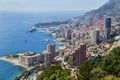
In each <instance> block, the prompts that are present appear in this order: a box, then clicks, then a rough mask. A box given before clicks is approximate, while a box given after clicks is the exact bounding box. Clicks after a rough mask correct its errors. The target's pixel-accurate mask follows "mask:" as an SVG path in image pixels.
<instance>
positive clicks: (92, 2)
mask: <svg viewBox="0 0 120 80" xmlns="http://www.w3.org/2000/svg"><path fill="white" fill-rule="evenodd" d="M106 2H108V0H0V11H80V10H84V11H89V10H92V9H97V8H99V7H100V6H101V5H103V4H104V3H106Z"/></svg>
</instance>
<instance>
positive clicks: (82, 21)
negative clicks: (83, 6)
mask: <svg viewBox="0 0 120 80" xmlns="http://www.w3.org/2000/svg"><path fill="white" fill-rule="evenodd" d="M119 16H120V0H109V1H108V2H107V3H105V4H104V5H103V6H101V7H100V8H98V9H96V10H92V11H89V12H87V13H85V14H84V15H83V16H81V17H77V18H73V19H70V20H68V21H64V22H59V21H56V22H46V23H38V24H36V25H35V26H36V27H37V28H38V27H46V26H47V27H54V26H60V25H68V26H69V27H85V26H94V22H96V20H104V19H106V18H108V17H111V18H114V19H116V18H119ZM48 24H49V25H48Z"/></svg>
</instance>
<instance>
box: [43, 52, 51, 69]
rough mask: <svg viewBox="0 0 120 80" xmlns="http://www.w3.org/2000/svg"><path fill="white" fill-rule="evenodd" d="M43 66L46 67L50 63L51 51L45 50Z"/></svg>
mask: <svg viewBox="0 0 120 80" xmlns="http://www.w3.org/2000/svg"><path fill="white" fill-rule="evenodd" d="M44 54H45V67H48V66H50V65H51V64H52V60H53V59H52V53H51V52H45V53H44Z"/></svg>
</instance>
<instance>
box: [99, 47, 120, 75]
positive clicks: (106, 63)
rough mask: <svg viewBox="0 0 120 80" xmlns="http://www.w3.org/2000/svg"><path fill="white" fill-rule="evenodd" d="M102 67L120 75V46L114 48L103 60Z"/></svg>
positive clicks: (108, 71) (110, 72)
mask: <svg viewBox="0 0 120 80" xmlns="http://www.w3.org/2000/svg"><path fill="white" fill-rule="evenodd" d="M100 66H101V68H102V69H103V70H105V71H106V72H107V73H108V74H110V75H113V76H116V77H120V47H117V48H114V49H113V50H112V51H111V53H110V55H109V56H107V57H105V58H104V59H103V61H102V62H101V65H100Z"/></svg>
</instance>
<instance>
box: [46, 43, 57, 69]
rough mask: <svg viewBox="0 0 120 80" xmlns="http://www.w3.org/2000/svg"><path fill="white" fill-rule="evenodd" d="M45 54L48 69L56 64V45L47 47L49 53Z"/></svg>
mask: <svg viewBox="0 0 120 80" xmlns="http://www.w3.org/2000/svg"><path fill="white" fill-rule="evenodd" d="M44 54H45V66H46V67H48V66H50V65H51V64H52V63H53V62H54V58H55V56H56V52H55V44H49V45H48V46H47V51H46V52H45V53H44Z"/></svg>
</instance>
